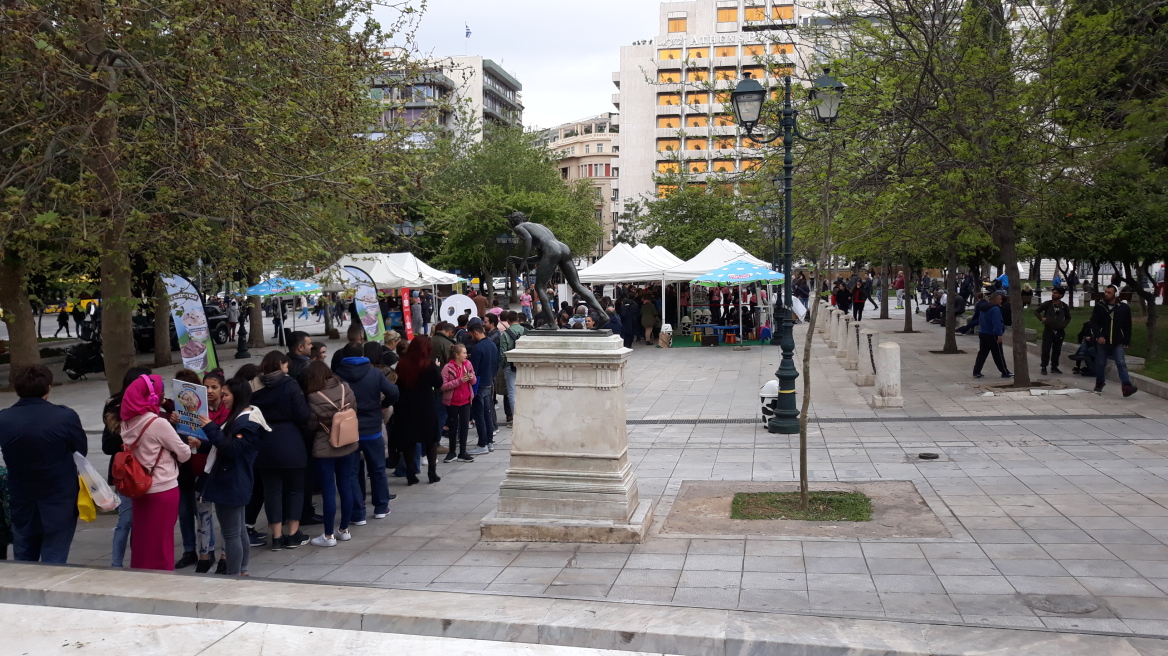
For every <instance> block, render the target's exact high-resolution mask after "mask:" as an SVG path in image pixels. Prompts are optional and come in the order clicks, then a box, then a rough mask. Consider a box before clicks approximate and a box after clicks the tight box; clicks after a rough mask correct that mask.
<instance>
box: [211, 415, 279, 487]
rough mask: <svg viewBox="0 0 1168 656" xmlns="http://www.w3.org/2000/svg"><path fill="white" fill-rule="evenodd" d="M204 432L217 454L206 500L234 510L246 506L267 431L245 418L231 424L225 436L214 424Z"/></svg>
mask: <svg viewBox="0 0 1168 656" xmlns="http://www.w3.org/2000/svg"><path fill="white" fill-rule="evenodd" d="M203 432H204V433H206V434H207V439H208V440H209V441H210V442H211V444H212V445H213V446H214V447H215V453H216V455H215V464H214V466H212V467H211V473H210V475H208V476H207V482H206V484H205V486H204V487H203V501H207V502H210V503H217V504H221V505H223V506H228V507H233V508H238V507H241V506H246V505H247V502H248V501H249V500H250V499H251V492H252V486H253V485H254V483H255V473H254V471H253V467H254V465H255V462H256V458H257V457H258V456H259V445H260V439H261V436H262V435H263V434H264V433H265V432H266V431H264V429H263V427H261V426H260V425H259V424H257V423H255V422H254V421H251V420H249V419H247V418H246V417H244V418H242V419H238V418H237V419H236V420H235V421H233V422H231V425H229V426H228V427H227V433H226V434H224V432H223V431H222V430H220V429H219V427H218V426H217V425H215V422H211V423H209V424H207V425H206V426H204V427H203ZM237 436H241V437H237Z"/></svg>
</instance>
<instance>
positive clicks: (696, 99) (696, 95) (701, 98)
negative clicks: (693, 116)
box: [685, 91, 710, 105]
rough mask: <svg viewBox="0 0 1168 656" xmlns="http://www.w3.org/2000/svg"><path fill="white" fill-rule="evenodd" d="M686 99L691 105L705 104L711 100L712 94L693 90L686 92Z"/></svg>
mask: <svg viewBox="0 0 1168 656" xmlns="http://www.w3.org/2000/svg"><path fill="white" fill-rule="evenodd" d="M685 101H686V102H687V103H689V104H691V105H705V104H706V103H708V102H710V94H708V93H706V92H705V91H691V92H689V93H687V94H685Z"/></svg>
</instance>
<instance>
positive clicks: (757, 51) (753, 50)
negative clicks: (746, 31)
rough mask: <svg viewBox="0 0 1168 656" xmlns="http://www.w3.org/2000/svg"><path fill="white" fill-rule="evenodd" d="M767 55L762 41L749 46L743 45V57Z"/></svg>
mask: <svg viewBox="0 0 1168 656" xmlns="http://www.w3.org/2000/svg"><path fill="white" fill-rule="evenodd" d="M765 55H766V48H765V47H764V46H763V45H762V44H761V43H754V44H751V45H748V46H742V56H743V57H763V56H765Z"/></svg>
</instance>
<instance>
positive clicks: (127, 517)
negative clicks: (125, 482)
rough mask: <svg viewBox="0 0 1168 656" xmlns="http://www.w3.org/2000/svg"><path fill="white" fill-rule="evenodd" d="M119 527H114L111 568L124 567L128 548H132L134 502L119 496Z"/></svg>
mask: <svg viewBox="0 0 1168 656" xmlns="http://www.w3.org/2000/svg"><path fill="white" fill-rule="evenodd" d="M118 500H119V501H120V503H119V504H118V525H117V526H115V527H114V552H113V555H112V556H111V558H110V567H124V566H125V562H126V547H128V546H130V529H131V528H133V526H134V500H133V499H131V498H130V497H124V496H122V495H121V493H119V494H118Z"/></svg>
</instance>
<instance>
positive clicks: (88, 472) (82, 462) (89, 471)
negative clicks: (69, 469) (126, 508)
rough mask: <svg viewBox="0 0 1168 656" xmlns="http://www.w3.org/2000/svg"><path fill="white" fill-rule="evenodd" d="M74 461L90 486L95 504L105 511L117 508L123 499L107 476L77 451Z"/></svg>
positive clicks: (82, 477) (79, 472)
mask: <svg viewBox="0 0 1168 656" xmlns="http://www.w3.org/2000/svg"><path fill="white" fill-rule="evenodd" d="M73 463H74V464H76V465H77V475H78V476H80V477H81V480H83V481H85V486H86V487H88V488H89V496H91V497H93V504H94V505H95V506H97V507H98V509H99V510H102V511H104V512H112V511H114V510H117V509H118V506H119V505H121V503H122V500H121V499H119V498H118V495H117V493H116V492H114V490H113V488H112V487H110V486H109V483H106V482H105V478H104V477H102V475H101V474H99V473H98V472H97V469H94V467H93V464H92V463H90V462H89V460H87V459H86V458H85V456H83V455H81V454H80V453H77V452H76V451H74V452H73Z"/></svg>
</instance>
